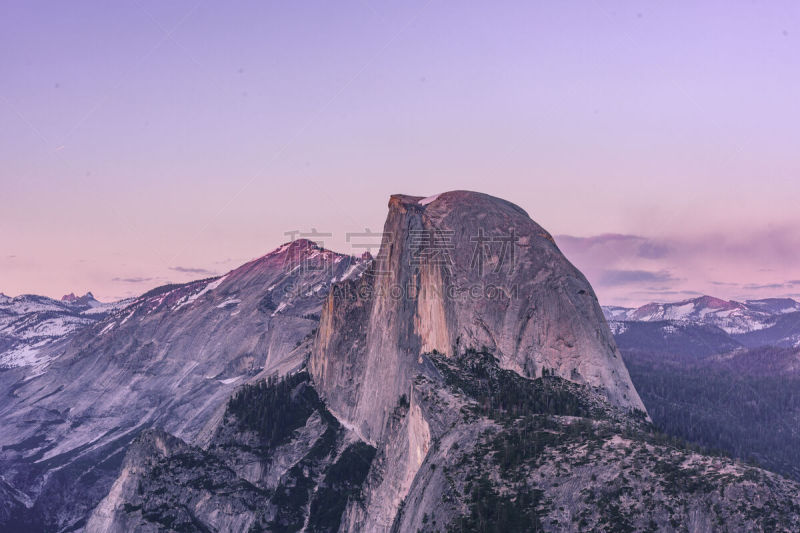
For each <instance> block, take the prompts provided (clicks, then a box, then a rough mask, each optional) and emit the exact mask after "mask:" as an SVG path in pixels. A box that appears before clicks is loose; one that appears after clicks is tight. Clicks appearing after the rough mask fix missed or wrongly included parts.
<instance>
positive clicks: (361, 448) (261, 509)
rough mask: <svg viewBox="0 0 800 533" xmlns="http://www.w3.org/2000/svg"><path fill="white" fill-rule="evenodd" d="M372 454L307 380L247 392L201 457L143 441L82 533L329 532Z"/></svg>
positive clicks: (156, 440)
mask: <svg viewBox="0 0 800 533" xmlns="http://www.w3.org/2000/svg"><path fill="white" fill-rule="evenodd" d="M374 452H375V450H374V449H373V448H371V447H369V446H367V445H365V444H363V443H361V442H358V441H357V440H356V439H355V438H354V436H353V434H352V432H350V431H348V430H347V429H345V428H343V427H342V426H341V425H340V424H339V423H338V422H337V421H336V419H335V418H334V417H333V416H331V414H330V413H328V412H327V410H326V409H325V407H324V405H323V404H322V403H321V402H320V401H319V398H318V397H317V394H316V392H315V391H314V389H313V388H312V387H310V386H309V385H308V375H307V374H306V373H304V372H301V373H298V374H294V375H292V376H290V377H288V378H287V379H286V380H285V381H281V382H277V383H276V382H274V381H271V382H270V383H263V382H261V383H259V384H257V385H252V386H251V385H248V386H245V387H244V388H242V389H241V390H240V391H239V392H238V393H237V395H236V396H234V398H233V399H232V400H231V401H230V403H229V404H228V407H227V408H226V411H225V417H224V419H223V420H222V421H221V422H220V425H219V426H218V427H217V429H216V430H215V434H214V436H213V438H212V439H211V442H210V443H209V445H208V446H207V447H206V448H205V449H202V448H198V447H195V446H190V445H188V444H186V443H184V442H183V441H182V440H180V439H177V438H175V437H173V436H171V435H169V434H167V433H164V432H163V431H160V430H148V431H146V432H144V433H142V435H141V436H140V437H139V438H137V440H136V441H135V442H134V443H133V445H132V446H131V447H130V449H129V450H128V453H127V455H126V458H125V462H124V463H123V468H122V471H121V473H120V476H119V477H118V478H117V480H116V481H115V482H114V486H113V487H112V489H111V491H110V492H109V494H108V496H106V498H104V499H103V501H102V502H101V503H100V504H99V505H98V506H97V508H96V509H95V510H94V512H93V513H92V516H91V517H90V519H89V521H88V523H87V525H86V532H87V533H93V532H97V533H100V532H104V533H112V532H119V533H128V532H133V531H141V532H144V531H159V530H170V531H297V530H300V529H301V528H302V529H305V530H307V531H336V530H337V529H338V527H339V523H340V517H341V515H342V513H343V511H344V508H345V505H346V503H347V501H348V497H350V496H352V495H356V494H358V492H359V490H360V486H361V484H362V482H363V480H364V476H366V473H367V470H368V469H369V466H370V463H371V461H372V458H373V456H374Z"/></svg>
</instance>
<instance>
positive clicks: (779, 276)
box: [555, 225, 800, 304]
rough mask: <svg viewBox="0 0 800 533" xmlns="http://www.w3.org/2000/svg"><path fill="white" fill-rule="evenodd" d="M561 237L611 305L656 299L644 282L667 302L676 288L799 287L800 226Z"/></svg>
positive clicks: (725, 291) (751, 292)
mask: <svg viewBox="0 0 800 533" xmlns="http://www.w3.org/2000/svg"><path fill="white" fill-rule="evenodd" d="M555 239H556V242H557V243H558V245H559V247H560V248H561V250H562V251H563V252H564V254H565V255H566V256H567V258H568V259H569V260H570V261H571V262H573V264H575V266H577V267H578V268H579V269H580V270H581V271H582V272H583V273H584V275H586V277H587V279H588V280H589V282H590V283H592V284H593V285H594V286H595V289H596V291H597V294H598V297H599V298H600V301H601V302H602V303H604V304H605V303H608V304H611V303H620V302H623V301H624V302H627V303H637V302H641V303H644V302H643V301H642V300H641V299H642V298H645V297H649V296H646V295H644V294H643V293H639V294H638V295H637V293H636V291H637V290H639V289H642V286H643V285H647V286H649V287H651V288H653V287H655V286H658V289H659V290H658V293H659V294H660V295H662V297H663V298H665V300H668V299H669V298H670V292H669V291H673V292H674V293H675V294H678V293H680V294H689V293H690V292H694V293H702V294H710V295H713V296H717V297H720V298H724V299H731V298H735V299H743V298H744V299H748V298H753V299H755V298H766V297H780V296H786V295H787V293H788V292H796V290H797V287H800V279H796V278H797V272H798V267H797V265H798V264H800V227H797V226H790V225H786V226H774V227H768V228H754V229H746V230H740V231H732V230H731V231H727V232H724V233H720V232H710V231H709V232H702V230H700V231H698V232H697V233H695V234H684V235H662V236H654V237H646V236H643V235H637V234H620V233H604V234H600V235H594V236H587V237H577V236H574V235H556V237H555ZM786 280H788V281H786ZM655 290H656V289H653V291H655ZM654 294H655V292H654Z"/></svg>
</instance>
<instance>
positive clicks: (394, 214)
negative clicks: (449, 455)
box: [309, 191, 644, 442]
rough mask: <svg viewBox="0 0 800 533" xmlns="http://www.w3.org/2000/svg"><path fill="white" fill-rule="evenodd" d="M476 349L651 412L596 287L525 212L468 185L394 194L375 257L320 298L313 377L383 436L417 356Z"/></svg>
mask: <svg viewBox="0 0 800 533" xmlns="http://www.w3.org/2000/svg"><path fill="white" fill-rule="evenodd" d="M469 349H475V350H486V351H489V352H491V353H493V354H494V356H495V357H496V358H497V360H498V362H499V364H500V365H501V366H502V367H503V368H507V369H511V370H514V371H516V372H517V373H519V374H520V375H523V376H526V377H538V376H542V375H545V374H547V375H556V376H560V377H563V378H565V379H568V380H571V381H573V382H576V383H580V384H585V385H589V386H594V387H599V388H600V389H601V390H602V391H603V393H604V394H605V395H606V397H607V398H608V399H609V400H610V401H611V402H612V403H613V404H615V405H617V406H620V407H624V408H630V409H640V410H644V406H643V404H642V402H641V400H640V399H639V396H638V395H637V393H636V390H635V389H634V387H633V385H632V384H631V381H630V377H629V376H628V372H627V370H626V369H625V366H624V363H623V362H622V359H621V357H620V355H619V351H618V350H617V348H616V346H615V344H614V340H613V338H612V336H611V334H610V332H609V329H608V326H607V324H606V321H605V319H604V317H603V313H602V311H601V309H600V306H599V304H598V302H597V297H596V296H595V294H594V291H593V290H592V288H591V286H590V285H589V283H588V281H587V280H586V278H585V277H584V276H583V275H582V274H581V273H580V272H579V271H578V270H577V269H576V268H575V267H574V266H573V265H572V264H571V263H570V262H569V261H568V260H567V259H566V258H565V257H564V255H563V254H562V253H561V252H560V251H559V249H558V247H557V246H556V245H555V243H554V241H553V239H552V237H551V236H550V234H549V233H548V232H546V231H545V230H544V229H542V228H541V227H540V226H539V225H538V224H536V223H535V222H534V221H533V220H531V219H530V217H529V216H528V215H527V213H525V211H523V210H522V209H521V208H519V207H518V206H516V205H514V204H512V203H510V202H507V201H505V200H501V199H498V198H494V197H491V196H488V195H485V194H480V193H474V192H467V191H453V192H448V193H444V194H440V195H437V196H435V197H430V198H421V197H415V196H405V195H394V196H392V197H391V199H390V201H389V214H388V217H387V219H386V224H385V227H384V236H383V242H382V244H381V248H380V253H379V254H378V256H377V257H376V260H375V263H374V265H373V266H372V268H371V269H370V270H369V271H368V272H367V273H366V275H364V276H362V277H361V278H360V279H358V280H354V281H351V282H348V283H345V284H340V285H338V286H335V287H334V289H333V290H332V291H331V293H330V294H329V296H328V301H327V302H326V304H325V305H324V307H323V312H322V317H321V323H320V329H319V332H318V336H317V339H316V344H315V348H314V350H313V352H312V356H311V359H310V363H309V367H310V370H311V373H312V376H313V378H314V380H315V383H316V385H317V387H318V388H319V390H320V392H321V394H322V395H323V397H324V398H325V399H326V401H327V402H328V404H329V407H330V409H331V410H332V411H333V412H334V413H335V414H337V416H339V417H340V418H341V419H343V420H345V421H347V422H348V423H350V424H352V425H353V426H354V427H355V429H356V430H357V431H358V432H359V433H360V435H361V436H362V437H363V438H364V439H365V440H367V441H369V442H376V441H377V440H379V439H380V437H381V435H382V433H383V431H384V428H385V426H386V422H387V418H388V416H389V415H390V413H391V410H392V409H393V408H394V406H395V405H396V404H397V401H398V398H399V397H400V396H402V395H403V394H408V392H409V389H410V379H411V376H413V375H414V374H415V373H416V372H418V370H419V365H421V364H422V359H421V358H420V355H421V354H424V353H431V352H434V351H436V352H439V353H442V354H445V355H448V356H452V355H455V354H461V353H464V352H465V351H467V350H469Z"/></svg>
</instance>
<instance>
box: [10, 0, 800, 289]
mask: <svg viewBox="0 0 800 533" xmlns="http://www.w3.org/2000/svg"><path fill="white" fill-rule="evenodd" d="M798 50H800V3H797V2H794V1H777V0H776V1H772V2H759V1H746V2H745V1H733V2H731V1H726V2H711V1H709V2H696V1H676V2H659V3H656V2H613V1H609V2H570V1H566V2H541V1H535V2H534V1H524V2H522V1H520V2H512V1H509V2H503V3H489V2H444V1H433V0H429V1H427V2H416V1H402V2H401V1H381V2H372V1H368V0H358V1H354V2H346V1H343V2H305V1H299V2H267V1H263V0H260V1H254V2H236V3H234V4H226V5H225V6H224V7H223V6H222V5H221V4H219V3H216V2H210V1H187V2H183V1H171V2H162V1H145V0H142V1H125V0H123V1H120V2H113V3H109V2H100V1H79V2H57V1H48V2H44V1H36V0H33V1H32V0H24V1H17V0H5V1H4V2H3V3H2V6H1V7H0V124H2V128H0V202H2V203H1V204H0V291H2V292H3V293H5V294H7V295H12V296H13V295H18V294H22V293H36V294H44V295H48V296H52V297H60V296H61V295H62V294H65V293H69V292H75V293H81V294H82V293H84V292H86V291H89V290H91V291H92V292H93V293H94V294H95V296H96V297H98V298H99V299H101V300H113V299H118V298H122V297H127V296H132V295H136V294H140V293H142V292H144V291H146V290H148V289H150V288H152V287H154V286H157V285H161V284H164V283H167V282H181V281H188V280H191V279H196V278H199V277H208V276H210V275H213V274H216V273H224V272H226V271H228V270H230V269H232V268H235V267H236V266H238V265H240V264H242V263H244V262H246V261H247V260H249V259H252V258H254V257H258V256H260V255H263V254H264V253H267V252H268V251H270V250H271V249H273V248H275V247H276V246H278V245H280V244H281V243H283V242H285V241H286V240H288V237H287V236H286V233H287V232H291V231H303V232H311V231H312V230H314V229H316V230H317V231H318V232H325V233H331V237H328V238H326V239H324V241H325V242H324V244H325V246H327V247H331V248H333V249H336V250H340V251H354V250H351V249H349V248H348V246H349V245H348V244H347V242H346V239H345V235H346V233H347V232H352V231H363V230H364V229H370V230H371V231H380V229H381V227H382V224H383V220H384V217H385V215H386V205H387V201H388V198H389V195H391V194H394V193H406V194H415V195H420V196H427V195H430V194H434V193H438V192H442V191H446V190H453V189H469V190H477V191H482V192H486V193H489V194H492V195H495V196H499V197H502V198H506V199H508V200H510V201H513V202H514V203H516V204H518V205H520V206H521V207H523V208H524V209H525V210H526V211H527V212H528V213H529V214H530V215H531V216H532V218H534V220H536V221H537V222H538V223H540V224H541V225H542V226H543V227H545V228H546V229H547V230H548V231H550V232H551V233H552V234H554V235H556V240H557V242H558V244H559V246H560V247H561V249H562V250H563V251H564V252H565V253H566V255H567V257H568V258H570V259H571V260H572V261H573V262H574V263H575V264H576V266H578V267H579V268H580V269H581V270H583V271H584V273H586V275H587V277H588V278H589V280H590V281H591V282H592V284H593V286H594V287H595V289H596V292H597V293H598V296H599V298H600V301H601V303H604V304H619V305H638V304H642V303H645V302H648V301H653V300H655V301H675V300H679V299H683V298H689V297H692V296H693V295H696V294H701V293H702V294H712V295H715V296H718V297H722V298H735V299H745V298H756V297H768V296H792V295H794V296H795V297H800V281H799V280H800V266H798V265H800V251H799V250H800V213H798V209H797V205H798V200H800V150H798V144H800V142H799V141H800V98H798V97H797V95H798V94H800V54H798V53H797V51H798Z"/></svg>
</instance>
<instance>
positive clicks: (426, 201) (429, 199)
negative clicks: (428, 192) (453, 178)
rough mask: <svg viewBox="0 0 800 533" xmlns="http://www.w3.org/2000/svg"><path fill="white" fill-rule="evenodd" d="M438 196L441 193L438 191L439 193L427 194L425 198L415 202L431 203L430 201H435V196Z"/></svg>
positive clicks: (420, 203) (421, 203)
mask: <svg viewBox="0 0 800 533" xmlns="http://www.w3.org/2000/svg"><path fill="white" fill-rule="evenodd" d="M439 196H441V193H439V194H434V195H433V196H428V197H427V198H423V199H422V200H420V201H419V202H417V203H418V204H419V205H428V204H429V203H431V202H435V201H436V199H437V198H439Z"/></svg>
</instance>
